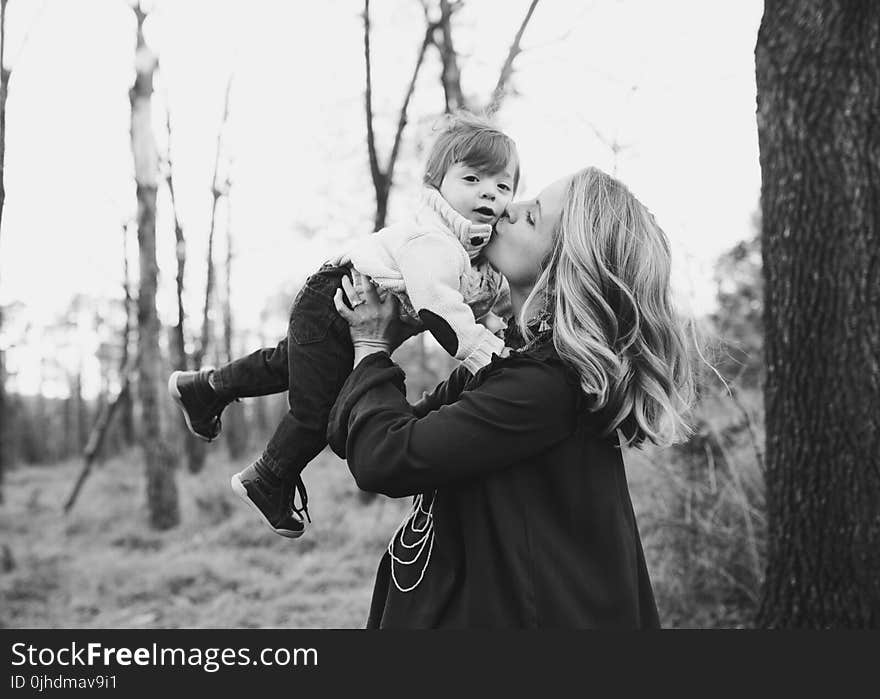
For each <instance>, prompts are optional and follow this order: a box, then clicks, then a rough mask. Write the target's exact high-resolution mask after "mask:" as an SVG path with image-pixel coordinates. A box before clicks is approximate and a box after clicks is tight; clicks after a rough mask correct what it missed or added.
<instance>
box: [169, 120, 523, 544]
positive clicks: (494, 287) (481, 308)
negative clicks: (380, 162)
mask: <svg viewBox="0 0 880 699" xmlns="http://www.w3.org/2000/svg"><path fill="white" fill-rule="evenodd" d="M423 181H424V185H425V187H424V189H423V191H422V194H421V200H420V202H419V206H418V207H417V209H416V211H415V213H414V215H413V216H412V217H411V218H410V219H408V220H405V221H402V222H401V223H397V224H395V225H392V226H388V227H386V228H383V229H382V230H380V231H377V232H376V233H374V234H373V235H369V236H364V237H363V238H362V239H360V240H359V241H358V242H357V243H356V244H355V245H354V247H353V248H352V249H350V250H349V251H348V253H347V254H346V255H344V256H342V257H341V258H339V260H337V261H336V262H340V261H341V262H344V264H337V263H336V262H331V263H326V264H325V265H324V266H323V267H321V269H320V270H318V271H317V272H316V273H315V274H313V275H312V276H310V277H309V278H308V280H307V281H306V284H305V286H304V287H303V288H302V290H301V291H300V293H299V295H298V296H297V298H296V300H295V301H294V303H293V307H292V310H291V314H290V322H289V325H288V333H287V337H286V338H285V339H283V340H282V341H281V342H279V343H278V345H277V346H276V347H274V348H265V349H261V350H258V351H256V352H254V353H253V354H250V355H248V356H246V357H243V358H241V359H237V360H234V361H232V362H230V363H229V364H226V365H224V366H222V367H220V368H218V369H202V370H200V371H175V372H174V373H173V374H172V375H171V377H170V378H169V380H168V390H169V392H170V394H171V396H172V398H173V399H174V401H175V402H176V403H177V405H178V406H179V407H180V409H181V410H182V412H183V415H184V418H185V420H186V424H187V427H188V428H189V430H190V431H191V432H192V433H193V434H194V435H196V436H197V437H199V438H201V439H203V440H206V441H211V440H213V439H215V438H216V437H217V435H218V434H219V433H220V426H221V425H220V414H221V413H222V411H223V409H224V408H225V407H226V406H227V405H228V404H229V403H230V402H232V401H233V400H235V399H237V398H243V397H248V396H261V395H267V394H270V393H279V392H281V391H284V390H288V391H289V393H288V401H289V405H290V410H289V411H288V412H287V413H286V414H285V415H284V417H283V418H282V420H281V423H280V424H279V425H278V428H277V429H276V430H275V433H274V434H273V435H272V438H271V439H270V440H269V443H268V444H267V445H266V448H265V449H264V451H263V453H262V455H261V456H260V457H259V458H258V459H257V461H256V462H254V463H253V464H251V465H250V466H248V467H246V468H245V469H244V470H242V471H241V472H239V473H236V474H235V475H234V476H232V488H233V490H234V491H235V492H236V493H237V494H238V495H239V496H240V497H241V498H242V499H243V500H244V501H245V502H247V503H248V504H249V505H251V506H252V507H253V508H254V509H256V511H257V512H258V513H259V514H260V516H261V517H262V518H263V519H264V520H265V521H266V522H267V523H268V524H269V526H270V527H271V528H272V529H273V530H274V531H275V532H276V533H278V534H280V535H282V536H286V537H291V538H295V537H298V536H300V535H301V534H302V533H303V531H304V529H305V520H304V517H303V515H305V519H308V520H309V521H311V519H310V518H309V515H308V509H307V502H308V499H307V496H306V491H305V487H304V486H303V483H302V479H301V477H300V474H301V473H302V471H303V469H304V468H305V466H306V465H307V464H308V463H309V462H310V461H311V460H312V459H313V458H315V456H317V455H318V454H319V453H320V452H321V450H322V449H323V448H324V446H326V443H327V439H326V431H327V420H328V416H329V413H330V409H331V408H332V406H333V404H334V402H335V401H336V397H337V396H338V394H339V391H340V389H341V388H342V385H343V383H344V382H345V380H346V379H347V378H348V375H349V373H350V372H351V368H352V364H353V357H354V349H353V346H352V342H351V337H350V335H349V328H348V323H347V322H346V321H345V320H344V319H343V318H342V317H341V316H340V315H339V314H338V313H337V312H336V308H335V306H334V303H333V297H334V294H335V293H336V290H337V289H338V288H339V287H340V282H341V279H342V277H343V276H345V275H349V274H353V275H354V276H355V277H357V276H358V275H365V276H367V277H369V278H370V279H372V281H373V282H374V283H375V284H376V285H377V286H378V287H379V289H380V293H382V292H383V291H384V292H387V293H392V294H394V295H395V296H397V297H398V298H399V299H400V302H401V313H402V314H406V316H407V317H408V318H409V319H411V321H412V322H413V323H414V324H417V325H418V326H419V327H418V329H419V330H421V329H425V330H428V331H429V332H430V333H431V334H432V335H433V336H434V337H435V338H436V340H437V341H438V342H439V343H440V345H441V346H442V347H443V348H444V349H445V350H446V351H447V352H448V353H449V354H450V355H452V356H454V357H455V358H456V359H458V360H460V361H461V362H462V363H463V364H464V365H465V367H467V369H469V370H470V371H471V372H474V373H476V371H477V370H478V369H480V368H481V367H482V366H485V365H486V364H488V363H489V361H490V359H491V357H492V355H493V354H502V350H503V349H504V343H503V342H502V340H501V339H499V338H498V337H497V336H496V335H495V334H493V333H492V332H491V331H490V330H489V329H488V328H487V327H485V326H484V325H481V324H480V323H478V322H477V321H478V320H483V319H484V318H486V317H489V316H490V315H491V311H492V308H493V306H494V305H495V304H496V302H497V301H498V300H499V297H500V293H501V290H502V284H504V280H503V278H502V277H501V276H500V275H499V274H498V273H497V272H495V271H494V270H493V269H492V268H491V267H490V266H489V265H488V263H487V262H485V260H484V259H482V257H481V255H480V252H481V251H482V249H483V247H485V245H486V244H487V243H488V242H489V238H490V237H491V235H492V226H493V224H494V223H495V221H496V220H497V219H498V217H499V216H500V215H501V214H502V213H503V212H504V210H505V208H506V207H507V205H508V203H509V202H510V200H511V198H512V196H513V193H514V192H515V190H516V187H517V184H518V181H519V159H518V155H517V151H516V146H515V145H514V143H513V141H512V140H511V139H510V137H508V136H507V135H505V134H504V133H502V132H501V131H499V130H498V129H496V128H494V127H493V126H491V125H490V124H489V123H488V122H486V121H485V120H483V119H481V118H479V117H476V116H474V115H470V114H458V115H455V116H453V117H450V118H449V120H448V122H447V123H446V125H445V127H444V128H443V130H442V131H441V132H440V133H439V135H438V137H437V139H436V140H435V142H434V144H433V146H432V148H431V151H430V153H429V155H428V159H427V163H426V167H425V174H424V178H423ZM343 298H345V296H344V295H343ZM346 303H348V301H347V299H346ZM295 490H296V491H298V492H299V495H300V500H301V506H300V507H297V506H296V504H295V502H294V497H293V496H294V491H295Z"/></svg>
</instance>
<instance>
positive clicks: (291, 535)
mask: <svg viewBox="0 0 880 699" xmlns="http://www.w3.org/2000/svg"><path fill="white" fill-rule="evenodd" d="M229 484H230V485H231V486H232V490H233V491H234V492H235V494H236V495H238V497H239V498H241V499H242V500H244V501H245V502H246V503H247V504H248V505H249V506H250V508H251V509H252V510H253V511H254V512H256V513H257V514H258V515H260V519H262V520H263V521H264V522H265V523H266V525H267V526H268V527H269V529H271V530H272V531H273V532H275V533H276V534H279V535H280V536H283V537H286V538H288V539H298V538H299V537H301V536H302V535H303V532H304V531H305V528H303V529H300V530H299V531H294V530H293V529H278V528H276V527H275V526H274V525H273V524H272V522H270V521H269V520H268V519H267V518H266V515H264V514H263V511H262V510H261V509H260V508H259V507H257V506H256V505H255V504H254V501H253V500H251V499H250V497H249V496H248V492H247V489H246V488H245V487H244V484H243V483H242V482H241V480H240V479H239V477H238V474H237V473H236V474H235V475H234V476H233V477H232V479H231V480H230V481H229Z"/></svg>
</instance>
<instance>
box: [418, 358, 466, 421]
mask: <svg viewBox="0 0 880 699" xmlns="http://www.w3.org/2000/svg"><path fill="white" fill-rule="evenodd" d="M471 376H472V375H471V372H470V371H468V370H467V369H466V368H465V367H464V366H463V365H461V364H459V365H458V367H457V368H456V369H455V371H453V372H452V373H451V374H450V375H449V378H448V379H446V381H444V382H443V383H441V384H439V385H438V386H437V387H436V388H435V389H434V390H433V391H431V392H430V393H428V392H427V391H426V392H425V393H424V394H423V395H422V398H421V400H419V402H418V403H416V404H415V405H414V406H413V413H414V414H415V416H416V417H424V416H425V415H427V414H428V413H430V412H433V411H434V410H439V409H440V408H441V407H442V406H444V405H449V404H450V403H454V402H455V401H456V400H458V397H459V396H460V395H461V392H462V390H463V389H464V386H465V384H466V383H467V382H468V380H470V378H471Z"/></svg>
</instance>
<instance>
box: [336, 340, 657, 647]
mask: <svg viewBox="0 0 880 699" xmlns="http://www.w3.org/2000/svg"><path fill="white" fill-rule="evenodd" d="M586 407H587V404H586V400H585V399H584V396H583V394H582V393H581V391H580V389H579V387H578V385H577V381H576V380H575V378H574V377H573V375H572V372H571V371H569V370H568V369H567V368H566V365H564V363H563V362H562V360H560V358H559V357H558V355H557V354H556V351H555V350H554V348H553V345H552V342H544V343H541V344H539V345H538V346H537V347H536V348H533V349H531V350H527V351H525V352H523V353H517V352H514V353H512V354H511V356H510V357H508V358H506V359H500V358H498V357H494V358H493V361H492V363H491V364H490V365H489V366H487V367H485V368H483V369H482V370H481V371H480V372H478V373H477V374H476V376H471V375H470V374H469V373H468V372H467V371H466V370H464V369H463V368H459V369H458V370H457V371H456V372H454V373H453V374H452V375H451V376H450V378H449V379H448V380H447V381H446V382H445V383H443V384H441V385H440V386H439V387H438V388H437V389H436V390H435V391H434V393H433V394H431V395H429V396H426V397H425V398H424V399H423V400H422V401H421V402H420V403H418V404H417V405H416V406H411V405H409V403H407V401H406V399H405V390H404V375H403V372H402V371H401V369H400V368H399V367H398V366H397V365H396V364H394V363H393V362H392V361H391V359H390V358H389V356H388V355H387V354H384V353H377V354H374V355H370V356H369V357H367V358H366V359H364V360H363V361H362V362H361V363H360V364H359V365H358V366H357V367H356V368H355V370H354V372H353V373H352V374H351V376H350V377H349V379H348V381H347V382H346V384H345V386H344V387H343V389H342V392H341V393H340V396H339V398H338V400H337V402H336V404H335V406H334V408H333V412H332V414H331V418H330V426H329V429H328V437H329V441H330V444H331V446H332V448H333V449H334V451H335V452H336V453H337V454H338V455H339V456H341V457H342V458H346V459H347V460H348V465H349V468H350V470H351V472H352V474H353V475H354V477H355V480H356V481H357V483H358V485H359V487H361V488H362V489H364V490H368V491H373V492H378V493H384V494H386V495H390V496H392V497H402V496H408V495H417V494H419V493H423V492H424V493H426V495H425V497H424V504H423V507H424V508H425V509H427V505H428V503H429V502H430V500H431V497H432V496H431V494H432V492H433V499H434V507H433V539H432V541H431V542H428V541H427V540H426V541H425V547H424V548H423V549H422V550H419V549H418V548H414V549H412V550H406V549H399V550H398V552H397V555H398V556H401V557H402V554H406V555H412V554H416V553H417V554H419V560H418V562H417V563H416V564H415V565H411V566H410V565H400V564H394V565H395V572H396V576H397V582H398V584H395V582H394V581H393V580H392V578H391V566H392V562H391V558H390V556H389V554H388V552H386V553H385V555H384V556H383V558H382V561H381V563H380V565H379V571H378V574H377V577H376V583H375V588H374V591H373V600H372V604H371V608H370V615H369V620H368V622H367V626H368V627H370V628H377V627H379V628H630V629H635V628H657V627H658V626H659V620H658V616H657V607H656V605H655V602H654V595H653V591H652V589H651V582H650V580H649V578H648V572H647V568H646V565H645V557H644V553H643V551H642V545H641V541H640V539H639V533H638V529H637V526H636V521H635V516H634V514H633V508H632V503H631V501H630V496H629V490H628V487H627V482H626V477H625V473H624V467H623V459H622V455H621V451H620V448H619V447H618V441H617V437H616V436H613V437H610V438H609V437H602V436H600V434H599V433H598V429H597V425H596V422H597V418H596V416H595V414H594V413H591V412H589V411H588V410H587V409H586ZM435 489H436V491H435ZM434 491H435V492H434ZM427 519H428V518H426V517H425V516H424V515H419V517H418V518H417V519H416V529H417V530H418V529H420V528H422V527H424V525H425V524H426V523H427V522H426V520H427ZM408 541H412V537H410V538H409V539H408ZM429 543H430V544H431V545H430V546H429V545H428V544H429ZM428 548H430V549H431V550H430V551H428ZM427 556H429V557H430V558H429V560H428V558H427ZM426 560H427V566H426V567H425V566H424V563H425V561H426ZM423 567H424V576H423V578H422V579H421V581H420V582H419V584H418V585H417V586H415V588H414V589H413V590H411V591H408V592H401V591H400V588H407V587H409V586H411V585H412V584H413V583H415V582H416V581H417V580H418V577H419V574H420V573H421V569H422V568H423Z"/></svg>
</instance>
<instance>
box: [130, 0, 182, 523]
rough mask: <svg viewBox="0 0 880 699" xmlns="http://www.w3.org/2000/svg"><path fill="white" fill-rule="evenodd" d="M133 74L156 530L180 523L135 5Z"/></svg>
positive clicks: (144, 374)
mask: <svg viewBox="0 0 880 699" xmlns="http://www.w3.org/2000/svg"><path fill="white" fill-rule="evenodd" d="M133 9H134V12H135V16H136V17H137V52H136V57H135V67H136V70H137V73H136V76H135V81H134V86H133V87H132V88H131V90H130V91H129V98H130V101H131V143H132V151H133V153H134V167H135V181H136V184H137V206H138V214H137V230H138V253H139V259H140V288H139V291H138V369H139V371H138V392H139V398H140V404H141V424H142V430H141V441H142V446H143V450H144V457H145V461H146V475H147V506H148V508H149V515H150V525H151V526H152V527H154V528H156V529H168V528H171V527H174V526H176V525H177V524H178V522H179V521H180V509H179V503H178V495H177V482H176V480H175V475H174V466H175V460H174V458H173V453H172V452H171V450H170V449H169V448H168V446H167V444H166V442H165V439H164V436H163V429H162V427H163V425H162V411H161V410H160V405H159V395H160V376H161V373H162V357H161V355H160V352H159V316H158V313H157V310H156V286H157V282H158V265H157V262H156V192H157V181H158V177H159V172H158V170H159V163H158V153H157V149H156V142H155V139H154V137H153V131H152V126H151V123H150V102H151V97H152V94H153V74H154V73H155V71H156V67H157V64H158V61H157V60H156V57H155V55H154V54H153V53H152V51H150V49H149V47H148V46H147V44H146V42H145V41H144V33H143V25H144V19H145V18H146V14H145V13H144V12H143V11H142V10H141V8H140V5H139V4H138V5H137V6H135V7H134V8H133Z"/></svg>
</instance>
